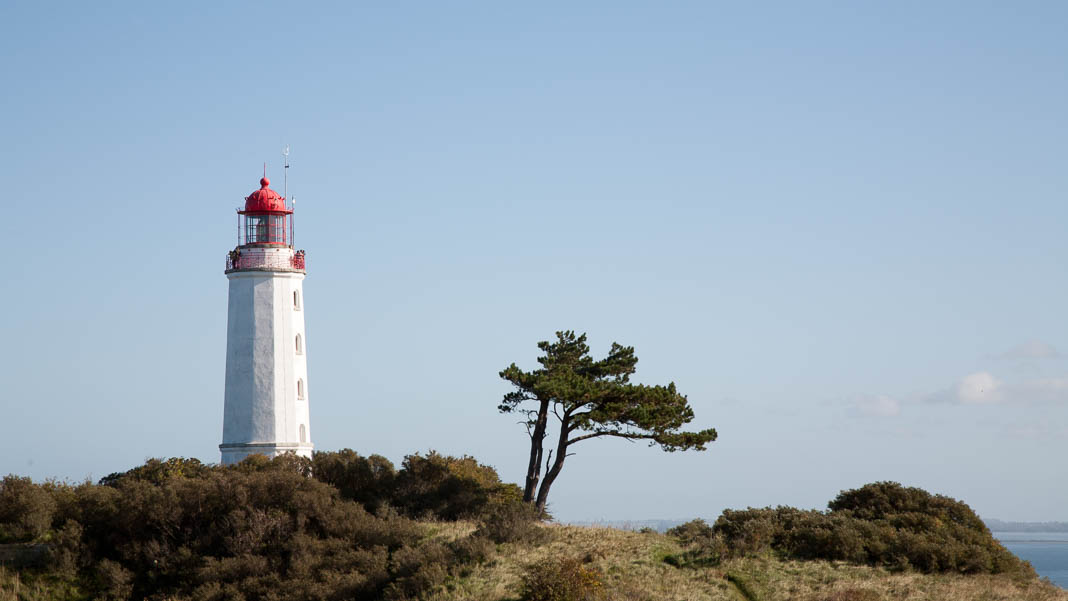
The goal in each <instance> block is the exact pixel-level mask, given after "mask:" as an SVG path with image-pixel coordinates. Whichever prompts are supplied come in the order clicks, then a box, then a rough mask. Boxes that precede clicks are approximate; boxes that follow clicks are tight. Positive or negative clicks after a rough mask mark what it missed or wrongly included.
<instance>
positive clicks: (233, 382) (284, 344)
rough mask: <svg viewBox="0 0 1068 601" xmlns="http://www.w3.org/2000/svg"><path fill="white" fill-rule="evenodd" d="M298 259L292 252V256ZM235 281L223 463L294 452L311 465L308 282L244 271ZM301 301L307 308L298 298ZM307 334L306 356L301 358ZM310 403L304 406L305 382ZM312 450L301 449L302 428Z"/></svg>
mask: <svg viewBox="0 0 1068 601" xmlns="http://www.w3.org/2000/svg"><path fill="white" fill-rule="evenodd" d="M284 250H287V251H288V252H289V253H290V254H292V252H293V251H292V249H284ZM226 277H227V278H228V279H229V280H230V298H229V309H228V313H227V324H226V388H225V394H224V402H223V439H222V444H221V445H219V449H220V451H221V452H222V463H223V464H231V463H235V462H238V461H240V460H242V459H244V458H245V457H247V456H248V455H250V454H253V453H260V454H264V455H268V456H272V457H273V456H275V455H278V454H281V453H284V452H287V451H293V452H295V453H297V454H298V455H303V456H305V457H311V452H312V448H313V445H312V443H311V424H310V422H309V410H308V405H309V398H310V396H309V387H308V362H307V357H308V336H307V334H306V333H305V332H304V290H303V281H304V274H303V273H300V272H296V271H282V270H279V271H267V270H238V271H231V272H230V273H228V274H227V276H226ZM294 292H297V293H298V294H299V295H300V305H299V308H297V307H295V306H294V303H293V293H294ZM297 334H300V336H301V339H302V347H303V352H302V353H300V354H298V353H297V348H296V337H297ZM298 380H303V382H304V398H303V399H298V398H297V381H298ZM301 424H303V425H304V427H305V434H306V437H305V442H301V441H300V426H301Z"/></svg>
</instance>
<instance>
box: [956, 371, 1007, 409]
mask: <svg viewBox="0 0 1068 601" xmlns="http://www.w3.org/2000/svg"><path fill="white" fill-rule="evenodd" d="M1003 398H1004V395H1003V394H1002V384H1001V381H1000V380H998V379H997V378H995V377H994V376H992V375H991V374H990V373H989V372H985V371H980V372H976V373H974V374H968V375H967V376H964V377H963V378H961V380H960V382H957V389H956V400H957V401H959V402H961V403H965V404H979V403H997V402H1000V401H1002V400H1003Z"/></svg>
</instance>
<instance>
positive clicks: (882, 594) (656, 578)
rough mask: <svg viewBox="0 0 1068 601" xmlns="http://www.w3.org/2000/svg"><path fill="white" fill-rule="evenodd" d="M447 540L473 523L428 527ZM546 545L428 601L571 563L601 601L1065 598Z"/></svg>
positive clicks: (906, 576) (564, 540)
mask: <svg viewBox="0 0 1068 601" xmlns="http://www.w3.org/2000/svg"><path fill="white" fill-rule="evenodd" d="M431 528H432V529H433V531H434V532H435V536H438V537H443V538H454V537H460V536H464V535H466V534H467V533H469V532H471V531H473V530H474V525H473V524H464V523H455V524H438V525H434V526H431ZM543 528H544V530H545V531H546V532H547V533H548V539H547V541H546V542H544V543H542V544H539V545H534V546H524V545H516V544H511V543H509V544H504V545H499V546H498V551H497V553H496V554H495V555H494V556H493V557H492V558H490V559H488V560H487V561H486V562H485V563H483V564H482V565H479V566H477V567H476V568H474V569H473V570H471V572H470V573H469V574H467V575H466V576H463V577H461V578H457V579H456V580H454V581H451V582H449V583H448V584H447V585H445V586H443V587H442V588H441V590H439V591H436V592H435V593H434V594H433V595H431V596H429V597H427V598H428V599H431V600H434V601H459V600H461V599H463V600H471V601H515V600H518V599H520V598H521V595H520V593H521V591H522V588H523V575H524V574H526V573H527V570H529V568H530V566H533V565H538V564H539V563H540V562H542V561H543V560H546V559H549V558H553V557H574V558H577V559H578V560H579V561H581V562H584V563H586V565H588V566H590V567H591V568H593V569H594V570H596V571H597V572H598V573H600V574H601V575H602V581H603V588H602V591H601V592H602V597H601V598H604V599H611V600H614V601H706V600H707V601H713V600H714V601H721V600H722V601H738V600H744V599H750V600H759V601H780V600H782V601H786V600H791V601H795V600H796V601H883V600H886V601H891V600H893V601H920V600H924V601H934V600H946V601H972V600H974V601H996V600H1004V601H1010V600H1011V601H1054V600H1057V601H1068V591H1065V590H1063V589H1060V588H1058V587H1056V586H1054V585H1052V584H1049V583H1048V582H1043V581H1041V580H1040V579H1038V578H1036V577H1033V576H1010V575H1006V574H997V575H990V574H972V575H954V574H921V573H917V572H911V571H905V572H891V571H888V570H886V569H883V568H873V567H868V566H858V565H852V564H848V563H845V562H829V561H797V560H782V559H777V558H775V557H774V555H772V554H767V555H765V556H762V557H749V558H739V559H730V560H726V561H724V562H722V563H721V564H720V565H716V566H708V567H675V566H674V565H672V563H670V558H671V557H673V556H677V555H679V554H681V553H682V552H683V549H682V547H681V546H680V545H679V543H678V542H677V541H676V540H675V539H674V538H672V537H670V536H667V535H663V534H658V533H656V532H648V531H646V532H632V531H625V530H617V529H613V528H598V527H587V526H559V525H547V526H543Z"/></svg>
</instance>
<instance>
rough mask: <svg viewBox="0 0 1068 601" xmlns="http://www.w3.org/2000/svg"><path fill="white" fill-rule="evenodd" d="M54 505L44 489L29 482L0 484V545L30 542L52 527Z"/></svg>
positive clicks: (8, 478) (12, 480) (17, 479)
mask: <svg viewBox="0 0 1068 601" xmlns="http://www.w3.org/2000/svg"><path fill="white" fill-rule="evenodd" d="M55 510H56V502H55V500H54V499H53V498H52V495H51V494H49V492H48V491H47V490H46V488H45V487H43V486H40V485H37V484H34V483H33V481H32V480H30V479H29V478H20V477H18V476H14V475H10V476H5V477H4V479H3V480H0V543H13V542H29V541H32V540H34V539H37V538H40V537H41V536H43V535H44V534H45V533H46V532H48V529H49V528H50V527H51V526H52V516H53V514H54V513H55Z"/></svg>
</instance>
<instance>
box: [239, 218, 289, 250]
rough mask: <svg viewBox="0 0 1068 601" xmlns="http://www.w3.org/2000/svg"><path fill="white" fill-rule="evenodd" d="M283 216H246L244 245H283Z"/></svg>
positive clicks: (284, 234)
mask: <svg viewBox="0 0 1068 601" xmlns="http://www.w3.org/2000/svg"><path fill="white" fill-rule="evenodd" d="M285 243H286V216H285V215H246V216H245V244H285Z"/></svg>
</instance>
